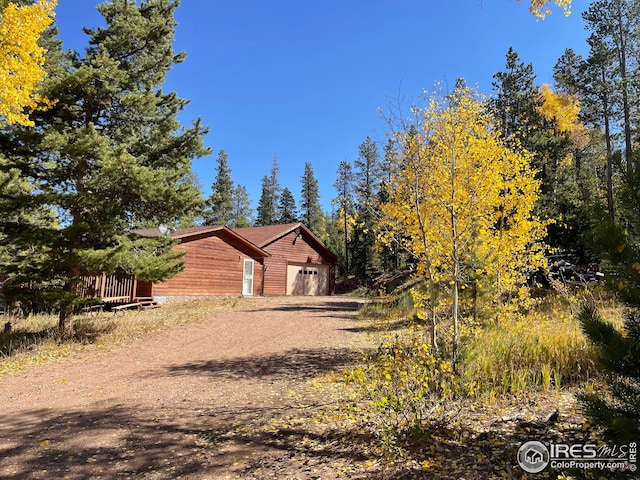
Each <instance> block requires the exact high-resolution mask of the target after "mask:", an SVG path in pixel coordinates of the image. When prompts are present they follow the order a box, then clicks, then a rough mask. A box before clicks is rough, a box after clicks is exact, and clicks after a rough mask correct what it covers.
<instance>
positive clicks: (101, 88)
mask: <svg viewBox="0 0 640 480" xmlns="http://www.w3.org/2000/svg"><path fill="white" fill-rule="evenodd" d="M177 7H178V2H176V1H172V0H147V1H142V2H141V3H137V2H130V1H126V0H114V1H108V2H105V3H103V4H102V5H100V6H99V7H98V9H99V11H100V13H101V14H102V15H103V16H104V18H105V21H106V25H105V26H104V27H100V28H98V29H95V30H91V29H86V30H85V31H86V32H87V33H88V34H89V35H90V40H89V47H88V48H87V50H86V52H85V53H84V55H81V54H79V53H75V52H68V53H66V54H65V53H64V52H61V51H60V50H59V49H58V50H57V51H55V50H53V51H52V50H51V49H50V51H49V53H50V54H51V55H53V57H51V58H57V59H58V61H57V62H56V63H55V64H49V76H48V77H46V79H45V81H44V82H43V83H42V94H43V96H45V97H47V98H50V99H55V100H56V103H55V105H53V106H52V107H51V108H50V109H49V110H47V111H45V112H35V113H34V114H32V119H33V121H34V122H35V125H36V128H35V129H32V130H27V129H20V128H14V129H11V130H7V131H6V132H4V134H3V135H2V137H1V138H0V153H1V154H2V155H3V156H4V157H5V159H6V162H5V165H4V169H5V171H6V170H11V169H17V170H18V171H19V172H20V174H21V176H23V177H24V178H29V179H30V180H31V183H32V184H31V191H30V193H29V194H25V195H21V194H16V195H12V196H7V197H5V199H4V201H3V202H2V204H1V207H0V208H2V212H0V223H1V224H2V225H1V226H0V228H1V231H2V232H3V234H4V235H5V239H6V243H7V245H9V247H10V248H11V249H12V252H13V254H14V256H13V257H12V261H11V262H10V263H9V265H7V271H8V273H9V274H10V275H11V276H12V277H13V285H14V286H16V291H14V292H13V293H14V294H15V295H19V296H21V297H22V298H23V299H27V300H28V301H30V302H38V301H46V302H47V303H48V304H49V306H54V307H55V308H57V309H58V310H59V312H60V320H59V326H60V327H64V325H65V320H66V318H67V317H68V316H69V315H70V314H71V313H72V312H73V310H74V308H75V306H76V305H77V303H78V296H77V295H76V291H77V286H78V284H79V282H81V278H82V277H83V276H85V275H90V274H96V273H99V272H106V273H108V274H117V275H137V276H138V278H139V279H142V280H154V281H158V280H164V279H167V278H170V277H171V276H173V275H175V274H176V273H177V272H179V271H180V270H181V269H182V268H183V264H182V262H181V261H180V257H181V255H180V254H176V253H174V252H172V246H173V244H174V242H173V241H172V240H171V239H170V238H168V237H166V236H163V237H158V238H136V237H133V236H130V235H127V231H128V230H129V229H132V228H135V227H138V226H148V225H158V224H160V223H164V224H170V225H179V223H180V219H181V218H183V217H184V216H185V215H191V214H193V213H194V212H196V211H197V209H198V208H199V207H200V205H201V196H200V192H199V190H198V189H197V187H196V186H195V182H194V175H193V173H192V171H191V160H192V159H193V158H194V157H197V156H201V155H204V154H206V153H208V150H207V149H205V148H204V147H203V135H204V134H205V133H206V130H205V129H204V128H202V127H201V126H200V123H199V121H198V122H195V123H194V124H193V125H192V126H191V127H188V128H183V127H182V126H181V124H180V122H179V121H178V119H177V116H178V113H179V112H180V111H181V110H182V109H183V107H184V106H185V105H186V103H187V101H186V100H183V99H181V98H179V97H178V96H177V95H176V94H175V93H174V92H170V93H166V92H164V91H163V90H162V85H163V83H164V81H165V78H166V76H167V74H168V72H169V71H170V70H171V68H172V66H173V65H175V64H178V63H180V62H181V61H182V60H183V59H184V56H185V55H184V54H183V53H178V54H176V53H175V52H174V51H173V47H172V44H173V39H174V34H175V26H176V22H175V20H174V13H175V10H176V8H177ZM19 206H21V207H19ZM19 208H24V210H25V211H26V213H27V214H28V215H25V216H24V217H22V218H20V219H17V220H14V219H12V218H11V217H10V216H8V215H6V214H7V212H11V211H17V210H18V209H19ZM45 209H51V210H52V211H54V212H55V214H56V219H55V220H56V222H55V223H56V224H57V225H56V226H55V227H51V226H47V225H42V224H39V223H35V222H33V221H32V220H31V218H33V217H34V216H37V215H38V214H39V213H41V212H42V211H43V210H45ZM24 252H37V255H33V254H31V255H29V254H25V253H24ZM29 284H31V285H33V284H37V285H39V288H38V289H29V288H27V286H28V285H29Z"/></svg>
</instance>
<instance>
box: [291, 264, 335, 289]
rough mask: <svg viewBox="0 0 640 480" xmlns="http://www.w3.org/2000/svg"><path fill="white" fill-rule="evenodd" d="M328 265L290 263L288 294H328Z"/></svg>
mask: <svg viewBox="0 0 640 480" xmlns="http://www.w3.org/2000/svg"><path fill="white" fill-rule="evenodd" d="M328 292H329V266H328V265H310V264H304V265H288V266H287V295H327V293H328Z"/></svg>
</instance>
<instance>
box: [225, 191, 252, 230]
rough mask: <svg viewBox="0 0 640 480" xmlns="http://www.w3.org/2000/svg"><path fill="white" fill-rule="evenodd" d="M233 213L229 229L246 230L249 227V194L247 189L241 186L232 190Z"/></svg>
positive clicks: (250, 215)
mask: <svg viewBox="0 0 640 480" xmlns="http://www.w3.org/2000/svg"><path fill="white" fill-rule="evenodd" d="M232 201H233V212H232V215H231V221H230V222H229V227H230V228H246V227H250V226H251V217H252V209H251V200H249V194H248V193H247V189H246V188H245V187H244V186H242V185H236V188H234V189H233V196H232Z"/></svg>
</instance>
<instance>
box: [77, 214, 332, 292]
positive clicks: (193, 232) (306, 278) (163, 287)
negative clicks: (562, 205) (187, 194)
mask: <svg viewBox="0 0 640 480" xmlns="http://www.w3.org/2000/svg"><path fill="white" fill-rule="evenodd" d="M132 233H134V234H136V235H140V236H143V237H155V236H159V235H165V234H168V235H171V237H172V238H174V239H176V240H178V241H179V243H178V245H176V246H175V247H174V248H175V250H177V251H186V254H185V256H184V257H183V261H184V263H185V268H184V270H183V271H182V272H180V273H178V274H177V275H176V276H174V277H172V278H170V279H169V280H166V281H164V282H148V281H142V280H138V279H135V278H134V277H127V278H119V277H113V276H107V275H97V276H91V277H87V278H86V279H85V282H84V284H85V285H84V288H85V289H86V290H87V291H90V292H92V294H93V295H95V296H97V297H99V298H101V299H102V301H103V302H105V303H109V302H112V303H126V302H135V301H138V300H140V299H152V298H155V299H156V300H158V301H162V300H168V299H171V297H180V298H184V297H192V296H239V295H243V296H258V295H329V294H331V293H333V289H334V284H335V280H334V275H335V265H336V263H337V257H336V256H335V255H334V254H333V253H332V252H331V251H329V249H327V247H325V246H324V244H323V243H322V242H321V241H320V240H319V239H318V238H317V237H316V236H315V235H314V234H313V233H311V231H310V230H309V229H308V228H307V227H305V226H304V225H303V224H302V223H291V224H286V225H269V226H265V227H250V228H239V229H235V230H231V229H229V228H227V227H224V226H215V227H209V226H205V227H194V228H189V229H184V230H175V231H172V232H168V231H163V232H162V231H160V229H159V228H149V229H138V230H134V231H132Z"/></svg>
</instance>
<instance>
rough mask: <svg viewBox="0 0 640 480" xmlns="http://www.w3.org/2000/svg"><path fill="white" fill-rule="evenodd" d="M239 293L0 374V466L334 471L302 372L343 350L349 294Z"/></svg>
mask: <svg viewBox="0 0 640 480" xmlns="http://www.w3.org/2000/svg"><path fill="white" fill-rule="evenodd" d="M251 305H252V306H251V309H246V310H235V311H230V312H224V313H219V314H215V315H213V316H211V317H210V318H208V319H207V320H205V321H203V322H199V323H194V324H189V325H185V326H178V327H173V328H170V329H168V330H164V331H162V332H158V333H154V334H150V335H148V336H145V337H144V338H142V339H139V340H136V341H135V342H133V343H131V344H129V345H126V346H119V347H116V348H113V349H108V350H107V351H100V350H99V349H97V348H96V349H91V350H90V351H86V352H84V353H82V354H80V355H78V356H76V357H74V358H73V359H71V360H67V361H65V362H64V363H55V364H50V365H45V366H41V367H34V368H31V369H29V370H26V371H23V372H21V373H19V374H16V375H12V376H5V377H2V378H0V478H2V479H58V478H60V479H62V478H68V479H83V480H84V479H89V478H91V479H93V478H96V479H98V478H105V479H107V478H145V479H174V478H194V479H205V478H209V479H217V478H230V479H235V478H335V476H336V471H335V469H336V468H339V467H341V466H342V467H344V468H345V469H348V467H349V464H350V463H351V460H350V459H349V458H344V456H343V457H340V456H338V458H335V459H331V460H329V459H327V458H326V452H324V453H323V454H322V455H313V443H314V431H313V428H312V427H310V426H309V424H310V423H312V422H311V421H310V415H312V414H313V412H315V410H317V409H318V408H319V407H321V406H322V403H323V398H321V397H322V395H321V394H320V393H317V394H314V393H313V391H311V390H310V387H309V382H308V380H309V379H311V378H314V377H316V376H318V375H320V374H322V373H324V372H329V371H331V370H333V369H336V368H340V367H341V366H344V365H345V364H347V363H349V362H350V361H351V360H352V359H353V358H355V356H356V355H357V353H356V352H357V350H358V344H359V343H360V342H361V341H362V338H361V337H362V336H363V334H361V333H356V332H357V331H358V329H357V328H353V327H355V311H356V310H357V308H358V300H356V299H352V298H343V297H321V298H311V297H301V298H297V299H293V298H260V299H256V300H255V302H253V303H252V304H251ZM292 425H293V427H292ZM305 446H306V447H305ZM307 447H308V448H307ZM336 462H337V463H336Z"/></svg>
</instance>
